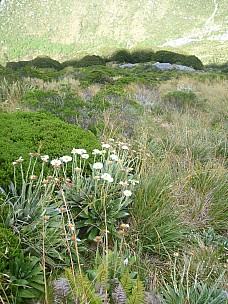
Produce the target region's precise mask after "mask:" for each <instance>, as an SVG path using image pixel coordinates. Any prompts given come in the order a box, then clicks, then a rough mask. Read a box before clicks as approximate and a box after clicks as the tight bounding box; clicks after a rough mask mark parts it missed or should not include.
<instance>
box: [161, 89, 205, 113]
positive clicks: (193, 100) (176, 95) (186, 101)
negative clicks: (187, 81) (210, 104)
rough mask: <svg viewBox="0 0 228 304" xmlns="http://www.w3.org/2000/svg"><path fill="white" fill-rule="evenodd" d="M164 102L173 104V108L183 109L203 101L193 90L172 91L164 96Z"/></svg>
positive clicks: (195, 105)
mask: <svg viewBox="0 0 228 304" xmlns="http://www.w3.org/2000/svg"><path fill="white" fill-rule="evenodd" d="M163 101H164V103H165V104H167V105H170V106H173V107H174V108H175V109H178V110H180V111H185V110H187V109H189V108H192V107H193V108H194V107H200V106H202V104H203V101H202V100H200V99H199V98H198V97H197V95H196V94H195V93H194V92H185V91H172V92H168V93H167V94H166V95H165V96H164V97H163Z"/></svg>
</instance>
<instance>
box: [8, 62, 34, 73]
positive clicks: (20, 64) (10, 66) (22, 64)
mask: <svg viewBox="0 0 228 304" xmlns="http://www.w3.org/2000/svg"><path fill="white" fill-rule="evenodd" d="M27 66H31V62H30V61H10V62H7V64H6V68H8V69H11V70H14V71H16V70H19V69H22V68H25V67H27Z"/></svg>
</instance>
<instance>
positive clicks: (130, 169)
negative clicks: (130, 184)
mask: <svg viewBox="0 0 228 304" xmlns="http://www.w3.org/2000/svg"><path fill="white" fill-rule="evenodd" d="M132 170H133V168H130V167H129V168H126V169H125V171H126V172H127V173H129V172H131V171H132Z"/></svg>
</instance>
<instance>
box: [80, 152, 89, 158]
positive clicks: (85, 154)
mask: <svg viewBox="0 0 228 304" xmlns="http://www.w3.org/2000/svg"><path fill="white" fill-rule="evenodd" d="M81 158H83V159H88V158H89V154H87V153H83V154H81Z"/></svg>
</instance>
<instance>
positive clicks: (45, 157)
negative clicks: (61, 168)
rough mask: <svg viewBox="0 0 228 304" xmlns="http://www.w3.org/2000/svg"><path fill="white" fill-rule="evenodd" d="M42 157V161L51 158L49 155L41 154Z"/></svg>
mask: <svg viewBox="0 0 228 304" xmlns="http://www.w3.org/2000/svg"><path fill="white" fill-rule="evenodd" d="M40 158H41V159H42V161H44V162H47V161H48V160H49V155H41V156H40Z"/></svg>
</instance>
